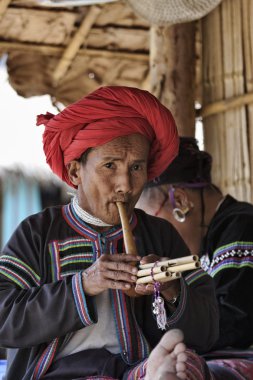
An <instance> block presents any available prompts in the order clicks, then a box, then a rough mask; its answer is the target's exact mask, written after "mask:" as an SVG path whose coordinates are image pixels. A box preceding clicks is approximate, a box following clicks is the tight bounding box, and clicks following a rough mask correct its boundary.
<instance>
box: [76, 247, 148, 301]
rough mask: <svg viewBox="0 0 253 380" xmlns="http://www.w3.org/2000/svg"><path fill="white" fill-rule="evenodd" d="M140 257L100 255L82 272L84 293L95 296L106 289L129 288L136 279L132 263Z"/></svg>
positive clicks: (135, 270) (135, 269)
mask: <svg viewBox="0 0 253 380" xmlns="http://www.w3.org/2000/svg"><path fill="white" fill-rule="evenodd" d="M140 259H141V257H139V256H135V255H129V254H128V255H126V254H115V255H107V254H104V255H101V256H100V257H99V259H97V260H96V261H95V263H93V264H92V265H91V266H90V267H89V268H88V269H86V270H85V271H83V273H82V280H83V287H84V291H85V293H86V294H88V295H90V296H95V295H96V294H99V293H101V292H103V291H104V290H106V289H121V290H126V289H130V288H131V287H132V285H133V284H134V283H135V282H136V280H137V276H136V273H137V271H138V269H137V268H136V267H135V266H133V265H132V263H135V262H136V264H137V262H138V261H140Z"/></svg>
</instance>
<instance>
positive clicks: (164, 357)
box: [145, 329, 187, 380]
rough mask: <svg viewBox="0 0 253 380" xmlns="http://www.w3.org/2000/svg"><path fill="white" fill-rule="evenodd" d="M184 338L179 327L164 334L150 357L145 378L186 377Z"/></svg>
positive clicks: (151, 379)
mask: <svg viewBox="0 0 253 380" xmlns="http://www.w3.org/2000/svg"><path fill="white" fill-rule="evenodd" d="M183 338H184V336H183V333H182V331H181V330H177V329H174V330H170V331H167V332H166V334H164V336H163V337H162V339H161V340H160V342H159V343H158V345H157V346H156V347H155V348H154V349H153V351H152V352H151V354H150V356H149V358H148V362H147V370H146V376H145V380H178V379H179V380H181V379H186V373H185V371H186V367H185V361H186V359H187V356H186V353H185V350H186V347H185V345H184V343H183Z"/></svg>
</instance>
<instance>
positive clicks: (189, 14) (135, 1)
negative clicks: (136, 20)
mask: <svg viewBox="0 0 253 380" xmlns="http://www.w3.org/2000/svg"><path fill="white" fill-rule="evenodd" d="M127 1H128V3H129V4H130V5H131V7H132V8H133V9H134V11H135V12H136V13H137V14H139V16H141V17H143V18H145V19H146V20H148V21H149V22H150V23H151V24H156V25H168V24H169V25H172V24H179V23H183V22H189V21H193V20H197V19H200V18H202V17H203V16H205V15H206V14H208V13H209V12H211V11H212V10H213V9H214V8H215V7H216V6H217V5H218V4H219V3H220V2H221V0H211V1H210V0H127Z"/></svg>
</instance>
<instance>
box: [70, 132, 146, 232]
mask: <svg viewBox="0 0 253 380" xmlns="http://www.w3.org/2000/svg"><path fill="white" fill-rule="evenodd" d="M149 149H150V144H149V142H148V140H147V139H146V138H145V137H144V136H142V135H139V134H133V135H130V136H124V137H119V138H117V139H114V140H112V141H110V142H109V143H107V144H104V145H102V146H100V147H97V148H94V149H92V150H91V151H90V152H89V153H88V156H87V160H86V162H85V163H82V164H80V167H79V169H78V171H77V177H78V199H79V205H80V206H81V207H82V208H83V209H84V210H85V211H87V212H88V213H90V214H91V215H93V216H95V217H97V218H99V219H101V220H103V221H104V222H106V223H108V224H113V225H115V224H119V223H120V219H119V213H118V209H117V206H116V204H115V202H116V201H123V202H124V203H125V205H126V209H127V213H128V215H129V216H130V215H131V213H132V211H133V209H134V206H135V204H136V202H137V200H138V198H139V196H140V194H141V192H142V190H143V187H144V185H145V183H146V181H147V163H148V155H149Z"/></svg>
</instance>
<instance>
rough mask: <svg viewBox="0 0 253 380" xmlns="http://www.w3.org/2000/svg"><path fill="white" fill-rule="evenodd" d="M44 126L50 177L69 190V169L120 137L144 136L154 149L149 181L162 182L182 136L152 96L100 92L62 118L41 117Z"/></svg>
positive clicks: (133, 90) (123, 89)
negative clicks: (157, 179)
mask: <svg viewBox="0 0 253 380" xmlns="http://www.w3.org/2000/svg"><path fill="white" fill-rule="evenodd" d="M41 124H44V125H45V131H44V134H43V146H44V152H45V155H46V160H47V163H48V164H49V166H50V167H51V169H52V171H53V172H54V173H55V174H57V175H58V176H59V177H60V178H61V179H62V180H63V181H65V182H66V183H67V184H69V185H70V186H73V184H72V183H71V182H70V180H69V177H68V173H67V170H66V165H67V164H68V163H69V162H70V161H72V160H75V159H79V158H80V157H81V155H82V154H83V153H84V152H85V151H86V150H87V149H89V148H94V147H97V146H100V145H103V144H106V143H108V142H109V141H111V140H113V139H115V138H118V137H120V136H127V135H130V134H133V133H140V134H141V135H143V136H145V137H146V138H147V139H148V140H149V141H150V143H151V149H150V154H149V162H148V179H149V180H151V179H153V178H155V177H158V176H159V175H160V174H161V172H162V171H163V170H165V168H166V167H167V166H168V164H169V163H170V162H171V161H172V160H173V159H174V158H175V156H176V155H177V152H178V144H179V141H178V134H177V128H176V125H175V121H174V119H173V117H172V115H171V113H170V111H169V110H168V109H167V108H166V107H164V106H163V105H162V104H161V103H160V102H159V101H158V100H157V99H156V98H155V97H154V96H153V95H151V94H150V93H149V92H148V91H144V90H140V89H137V88H132V87H121V86H108V87H101V88H99V89H98V90H96V91H94V92H92V93H91V94H89V95H88V96H85V97H84V98H82V99H80V100H79V101H77V102H75V103H73V104H70V105H69V106H68V107H66V108H65V109H64V110H63V111H62V112H60V113H59V114H58V115H56V116H55V115H52V114H51V113H47V114H46V115H39V116H38V117H37V125H41Z"/></svg>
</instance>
